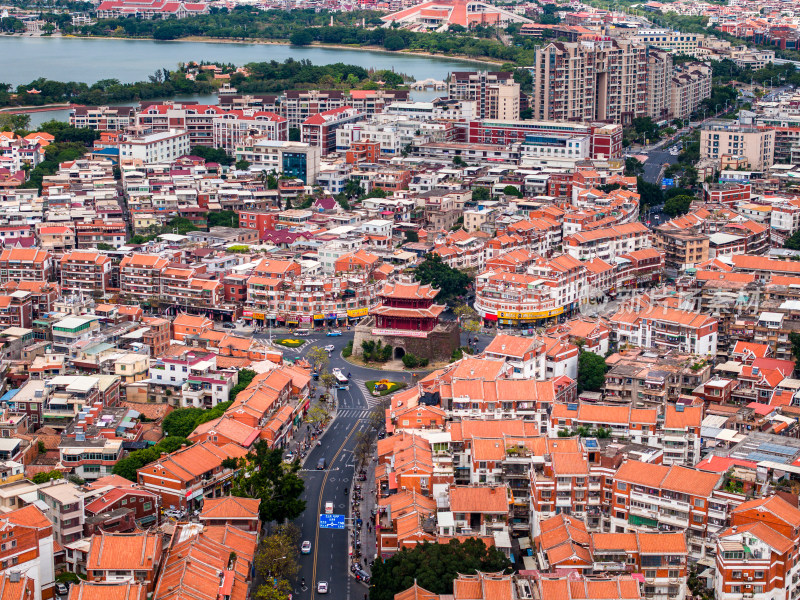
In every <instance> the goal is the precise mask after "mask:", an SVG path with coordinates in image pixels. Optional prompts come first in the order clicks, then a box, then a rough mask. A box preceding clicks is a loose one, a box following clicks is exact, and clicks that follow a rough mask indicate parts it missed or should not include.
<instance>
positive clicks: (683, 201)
mask: <svg viewBox="0 0 800 600" xmlns="http://www.w3.org/2000/svg"><path fill="white" fill-rule="evenodd" d="M693 201H694V197H693V196H673V197H672V198H668V199H667V200H666V201H665V202H664V212H665V213H666V214H668V215H669V216H670V217H677V216H678V215H685V214H686V213H687V212H689V207H690V206H691V205H692V202H693Z"/></svg>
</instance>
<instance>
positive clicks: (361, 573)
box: [355, 569, 370, 583]
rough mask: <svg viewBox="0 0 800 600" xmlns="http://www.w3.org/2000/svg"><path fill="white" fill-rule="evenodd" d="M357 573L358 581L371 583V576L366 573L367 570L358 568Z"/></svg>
mask: <svg viewBox="0 0 800 600" xmlns="http://www.w3.org/2000/svg"><path fill="white" fill-rule="evenodd" d="M355 574H356V581H363V582H364V583H369V579H370V577H369V575H368V574H367V573H366V571H362V570H361V569H356V570H355Z"/></svg>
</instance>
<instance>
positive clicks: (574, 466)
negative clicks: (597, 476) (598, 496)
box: [552, 452, 589, 477]
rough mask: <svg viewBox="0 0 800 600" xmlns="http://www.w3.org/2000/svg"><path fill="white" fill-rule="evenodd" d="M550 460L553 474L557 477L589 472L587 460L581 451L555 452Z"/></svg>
mask: <svg viewBox="0 0 800 600" xmlns="http://www.w3.org/2000/svg"><path fill="white" fill-rule="evenodd" d="M552 460H553V474H554V475H556V476H557V477H558V476H567V475H588V474H589V462H588V461H587V460H586V457H584V455H583V453H581V452H557V453H555V454H553V457H552Z"/></svg>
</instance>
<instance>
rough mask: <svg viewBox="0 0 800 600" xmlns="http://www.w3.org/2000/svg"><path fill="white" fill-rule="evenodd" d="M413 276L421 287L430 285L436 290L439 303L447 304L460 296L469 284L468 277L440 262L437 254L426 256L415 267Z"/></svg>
mask: <svg viewBox="0 0 800 600" xmlns="http://www.w3.org/2000/svg"><path fill="white" fill-rule="evenodd" d="M414 276H415V277H416V278H417V281H419V282H420V283H422V284H423V285H427V284H431V285H432V286H433V287H435V288H438V290H439V293H438V294H437V295H436V300H437V301H439V302H448V301H450V300H452V299H454V298H456V297H457V296H460V295H462V294H463V293H464V292H465V291H466V288H467V285H469V283H470V277H469V275H467V274H466V273H463V272H461V271H459V270H458V269H454V268H452V267H450V266H448V265H447V264H445V263H444V262H442V258H441V257H440V256H439V255H438V254H428V255H427V256H426V257H425V260H423V261H422V262H421V263H420V264H419V266H417V268H416V270H415V271H414Z"/></svg>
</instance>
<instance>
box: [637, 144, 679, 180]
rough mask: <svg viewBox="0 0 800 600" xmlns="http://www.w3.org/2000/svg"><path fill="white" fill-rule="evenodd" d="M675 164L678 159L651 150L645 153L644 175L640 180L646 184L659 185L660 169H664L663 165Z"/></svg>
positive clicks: (665, 153)
mask: <svg viewBox="0 0 800 600" xmlns="http://www.w3.org/2000/svg"><path fill="white" fill-rule="evenodd" d="M677 162H678V157H677V156H674V155H672V154H670V153H669V152H663V151H661V150H651V151H650V152H648V153H647V161H646V162H645V163H644V173H643V174H642V178H643V179H644V180H645V181H646V182H647V183H655V184H660V183H661V173H662V169H664V168H665V165H667V164H670V165H674V164H675V163H677Z"/></svg>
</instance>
